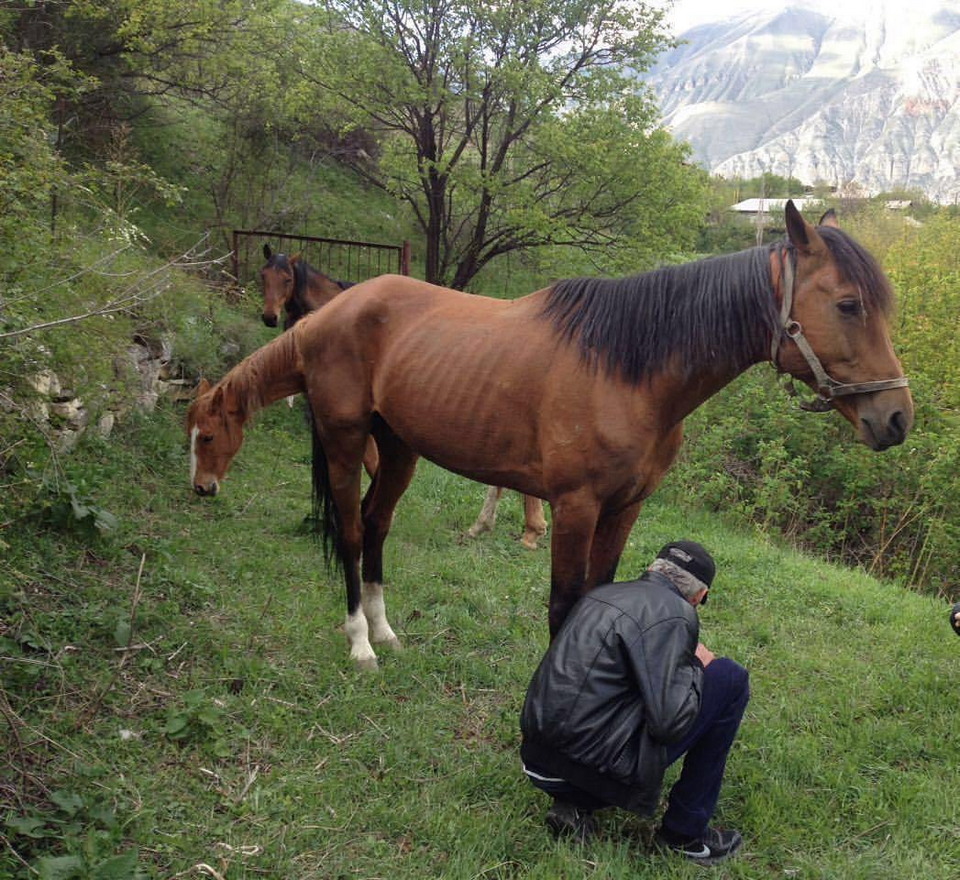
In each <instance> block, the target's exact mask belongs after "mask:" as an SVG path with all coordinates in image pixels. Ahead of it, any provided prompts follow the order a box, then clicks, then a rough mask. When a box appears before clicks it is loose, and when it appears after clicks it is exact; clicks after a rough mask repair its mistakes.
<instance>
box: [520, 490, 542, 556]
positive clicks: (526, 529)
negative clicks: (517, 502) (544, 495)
mask: <svg viewBox="0 0 960 880" xmlns="http://www.w3.org/2000/svg"><path fill="white" fill-rule="evenodd" d="M546 533H547V520H546V517H545V516H544V515H543V502H542V501H541V500H540V499H539V498H535V497H534V496H533V495H524V496H523V537H522V538H521V539H520V543H521V544H523V546H524V547H526V548H527V549H528V550H536V549H537V539H538V538H542V537H543V536H544V535H545V534H546Z"/></svg>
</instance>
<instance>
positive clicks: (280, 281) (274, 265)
mask: <svg viewBox="0 0 960 880" xmlns="http://www.w3.org/2000/svg"><path fill="white" fill-rule="evenodd" d="M263 256H264V257H265V258H266V260H267V262H266V263H265V264H264V265H263V268H262V269H261V270H260V288H261V290H262V291H263V312H262V314H261V317H262V318H263V323H264V324H266V325H267V326H268V327H276V326H277V321H278V319H279V317H280V312H282V311H283V307H284V306H285V305H286V303H287V301H288V300H289V299H290V297H291V296H293V290H294V274H293V265H294V262H295V261H296V259H297V258H296V257H287V255H286V254H275V253H273V251H271V250H270V245H268V244H265V245H264V246H263Z"/></svg>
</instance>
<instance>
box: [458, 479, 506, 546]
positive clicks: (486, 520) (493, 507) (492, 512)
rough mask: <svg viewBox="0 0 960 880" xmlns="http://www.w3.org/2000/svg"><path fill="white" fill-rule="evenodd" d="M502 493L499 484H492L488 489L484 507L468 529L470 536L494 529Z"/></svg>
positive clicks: (468, 535)
mask: <svg viewBox="0 0 960 880" xmlns="http://www.w3.org/2000/svg"><path fill="white" fill-rule="evenodd" d="M501 495H503V489H502V488H500V487H499V486H491V487H490V488H489V489H488V490H487V497H486V498H484V499H483V507H482V508H480V514H479V516H477V521H476V522H475V523H474V524H473V525H472V526H470V528H469V529H467V537H468V538H476V537H477V536H478V535H482V534H483V533H484V532H492V531H493V527H494V525H495V524H496V522H497V505H498V504H499V503H500V496H501Z"/></svg>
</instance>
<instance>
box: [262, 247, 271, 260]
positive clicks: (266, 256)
mask: <svg viewBox="0 0 960 880" xmlns="http://www.w3.org/2000/svg"><path fill="white" fill-rule="evenodd" d="M271 256H273V251H272V250H270V245H268V244H265V245H264V246H263V258H264V259H265V260H269V259H270V257H271Z"/></svg>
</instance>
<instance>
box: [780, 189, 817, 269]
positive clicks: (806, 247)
mask: <svg viewBox="0 0 960 880" xmlns="http://www.w3.org/2000/svg"><path fill="white" fill-rule="evenodd" d="M784 216H785V219H786V222H787V235H788V236H789V237H790V241H791V242H792V243H793V246H794V247H795V248H796V249H797V253H800V254H806V255H808V256H809V255H810V254H815V253H818V252H821V251H822V250H823V249H824V248H825V247H826V245H824V243H823V239H822V238H821V237H820V234H819V233H818V232H817V230H816V228H815V227H814V226H813V225H812V224H810V223H807V221H806V220H804V219H803V215H802V214H801V213H800V211H799V210H798V209H797V206H796V205H795V204H794V203H793V199H789V200H788V201H787V204H786V207H785V208H784Z"/></svg>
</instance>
